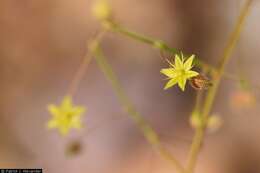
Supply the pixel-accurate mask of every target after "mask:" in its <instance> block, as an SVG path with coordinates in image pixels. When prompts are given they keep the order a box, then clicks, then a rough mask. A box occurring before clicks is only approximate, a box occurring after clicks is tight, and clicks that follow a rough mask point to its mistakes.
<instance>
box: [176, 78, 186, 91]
mask: <svg viewBox="0 0 260 173" xmlns="http://www.w3.org/2000/svg"><path fill="white" fill-rule="evenodd" d="M186 81H187V80H186V79H185V78H179V80H178V85H179V87H180V88H181V90H182V91H184V90H185V85H186Z"/></svg>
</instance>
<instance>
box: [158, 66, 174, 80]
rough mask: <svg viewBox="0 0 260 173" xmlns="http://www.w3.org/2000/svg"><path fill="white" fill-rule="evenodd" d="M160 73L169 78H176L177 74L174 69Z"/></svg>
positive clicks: (163, 70) (167, 69) (166, 69)
mask: <svg viewBox="0 0 260 173" xmlns="http://www.w3.org/2000/svg"><path fill="white" fill-rule="evenodd" d="M160 72H161V73H162V74H164V75H165V76H167V77H169V78H174V77H175V76H176V72H175V70H174V69H173V68H164V69H162V70H161V71H160Z"/></svg>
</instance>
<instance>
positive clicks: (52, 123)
mask: <svg viewBox="0 0 260 173" xmlns="http://www.w3.org/2000/svg"><path fill="white" fill-rule="evenodd" d="M57 126H58V123H57V121H56V120H54V119H52V120H50V121H49V122H48V123H47V128H48V129H53V128H56V127H57Z"/></svg>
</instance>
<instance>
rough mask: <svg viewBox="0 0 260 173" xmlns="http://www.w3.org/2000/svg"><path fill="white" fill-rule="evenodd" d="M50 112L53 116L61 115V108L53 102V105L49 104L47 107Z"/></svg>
mask: <svg viewBox="0 0 260 173" xmlns="http://www.w3.org/2000/svg"><path fill="white" fill-rule="evenodd" d="M47 109H48V111H49V113H50V114H51V115H53V116H59V114H60V111H59V108H57V106H55V105H53V104H51V105H48V107H47Z"/></svg>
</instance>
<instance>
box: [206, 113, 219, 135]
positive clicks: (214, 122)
mask: <svg viewBox="0 0 260 173" xmlns="http://www.w3.org/2000/svg"><path fill="white" fill-rule="evenodd" d="M222 125H223V121H222V118H220V116H218V115H216V114H215V115H212V116H210V117H209V119H208V123H207V128H208V131H209V132H216V131H217V130H219V129H220V127H221V126H222Z"/></svg>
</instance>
